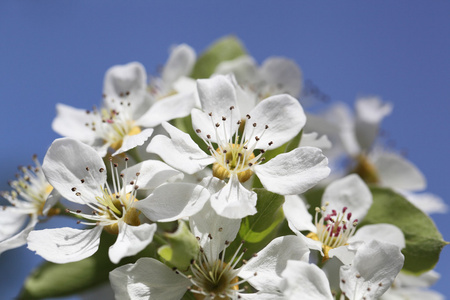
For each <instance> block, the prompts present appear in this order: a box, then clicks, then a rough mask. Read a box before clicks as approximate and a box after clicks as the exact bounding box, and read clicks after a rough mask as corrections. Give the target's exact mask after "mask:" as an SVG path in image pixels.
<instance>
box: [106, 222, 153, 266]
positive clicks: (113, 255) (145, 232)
mask: <svg viewBox="0 0 450 300" xmlns="http://www.w3.org/2000/svg"><path fill="white" fill-rule="evenodd" d="M118 225H119V235H118V236H117V240H116V242H115V243H114V245H112V246H111V247H109V251H108V254H109V258H110V259H111V261H112V262H113V263H115V264H117V263H119V261H120V260H121V259H122V258H124V257H127V256H133V255H135V254H137V253H138V252H139V251H141V250H143V249H144V248H145V247H147V245H148V244H150V243H151V241H152V240H153V235H154V233H155V232H156V227H157V226H156V224H141V225H139V226H130V225H128V224H126V223H125V222H121V221H120V222H119V223H118Z"/></svg>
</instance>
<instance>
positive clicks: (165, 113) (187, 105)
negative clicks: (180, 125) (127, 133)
mask: <svg viewBox="0 0 450 300" xmlns="http://www.w3.org/2000/svg"><path fill="white" fill-rule="evenodd" d="M195 101H196V99H195V95H194V93H193V92H191V93H183V94H175V95H173V96H169V97H165V98H163V99H161V100H158V101H156V103H155V104H153V105H152V107H151V108H150V109H149V110H148V111H147V112H146V113H145V114H144V115H143V116H142V117H140V118H139V120H137V121H136V124H138V125H140V126H143V127H155V126H157V125H160V124H161V123H162V122H165V121H170V120H173V119H176V118H182V117H186V116H187V115H189V114H190V113H191V110H192V109H193V108H194V107H195Z"/></svg>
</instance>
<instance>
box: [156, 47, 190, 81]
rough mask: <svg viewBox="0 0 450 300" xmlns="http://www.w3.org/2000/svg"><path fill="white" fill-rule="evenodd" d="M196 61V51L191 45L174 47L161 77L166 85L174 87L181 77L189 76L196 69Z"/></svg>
mask: <svg viewBox="0 0 450 300" xmlns="http://www.w3.org/2000/svg"><path fill="white" fill-rule="evenodd" d="M195 59H196V54H195V51H194V49H192V47H190V46H189V45H186V44H181V45H178V46H176V47H174V48H173V49H172V52H171V53H170V56H169V59H168V60H167V62H166V64H165V65H164V68H163V70H162V74H161V77H162V79H163V81H164V83H166V84H169V85H172V83H174V82H175V81H176V80H177V79H179V78H180V77H183V76H188V75H189V74H190V73H191V71H192V68H193V67H194V64H195Z"/></svg>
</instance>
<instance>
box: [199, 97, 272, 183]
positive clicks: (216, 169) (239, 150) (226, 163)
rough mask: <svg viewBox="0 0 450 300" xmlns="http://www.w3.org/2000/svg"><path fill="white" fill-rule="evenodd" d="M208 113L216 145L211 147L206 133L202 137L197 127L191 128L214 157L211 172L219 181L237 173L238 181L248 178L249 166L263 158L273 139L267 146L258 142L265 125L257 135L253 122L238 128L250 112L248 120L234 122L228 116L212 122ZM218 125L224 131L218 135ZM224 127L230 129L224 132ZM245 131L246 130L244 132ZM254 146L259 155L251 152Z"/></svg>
mask: <svg viewBox="0 0 450 300" xmlns="http://www.w3.org/2000/svg"><path fill="white" fill-rule="evenodd" d="M233 109H234V106H231V107H230V110H233ZM208 115H209V117H210V119H211V122H212V128H214V134H215V137H216V138H215V144H217V146H216V147H214V146H213V142H212V141H211V140H214V139H212V137H211V135H210V134H206V135H205V136H202V135H201V133H202V130H201V129H196V130H195V131H196V132H197V134H199V136H200V137H201V138H202V139H203V141H204V142H205V143H206V144H207V145H208V150H209V152H210V153H211V155H212V156H213V157H214V158H215V160H216V161H215V163H214V164H213V175H214V176H215V177H217V178H219V179H222V180H224V179H227V178H230V177H232V176H234V175H236V176H237V178H238V180H239V181H240V182H245V181H247V180H249V179H250V177H251V176H252V175H253V167H254V166H255V165H257V164H260V163H262V162H263V161H264V160H265V158H264V157H262V156H263V155H264V153H265V150H266V149H267V148H268V147H269V146H272V144H273V142H269V143H268V145H258V142H259V140H260V139H261V137H262V136H263V135H264V133H265V131H266V130H267V129H268V128H269V126H268V125H264V126H263V129H262V131H261V132H260V135H259V136H258V135H256V134H254V132H255V128H256V127H257V124H256V123H250V124H252V126H245V127H244V129H243V130H242V128H241V125H242V124H243V123H244V122H250V121H249V120H250V118H251V116H250V115H247V119H248V120H246V121H241V120H238V121H237V122H234V121H233V120H232V118H231V119H230V120H228V119H227V118H226V117H224V116H222V117H221V120H222V123H217V122H216V123H214V119H213V115H212V113H209V114H208ZM236 125H239V126H236ZM222 128H223V132H224V134H223V135H221V134H219V130H222ZM228 128H230V129H232V130H230V131H231V132H228V133H227V130H228ZM249 128H251V129H249ZM246 130H247V131H250V132H246ZM205 137H206V138H205ZM259 144H260V143H259ZM263 148H264V149H263ZM255 149H259V154H257V155H255V154H254V153H253V152H254V150H255Z"/></svg>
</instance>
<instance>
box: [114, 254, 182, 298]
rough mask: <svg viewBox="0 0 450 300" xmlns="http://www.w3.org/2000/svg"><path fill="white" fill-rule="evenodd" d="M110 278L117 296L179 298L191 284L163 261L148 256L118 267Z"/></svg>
mask: <svg viewBox="0 0 450 300" xmlns="http://www.w3.org/2000/svg"><path fill="white" fill-rule="evenodd" d="M109 279H110V281H111V286H112V288H113V289H114V293H115V295H116V299H132V300H148V299H152V300H172V299H173V300H178V299H181V297H182V296H183V294H184V293H185V292H186V290H187V287H188V286H190V285H191V283H190V281H189V280H188V279H186V278H184V277H182V276H181V275H179V274H176V273H175V272H174V271H172V270H171V269H170V268H168V267H167V266H166V265H164V264H163V263H161V262H159V261H157V260H156V259H153V258H147V257H146V258H141V259H139V260H138V261H137V262H136V263H135V264H128V265H124V266H121V267H119V268H116V269H115V270H113V271H112V272H110V273H109ZM150 297H151V298H150Z"/></svg>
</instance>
